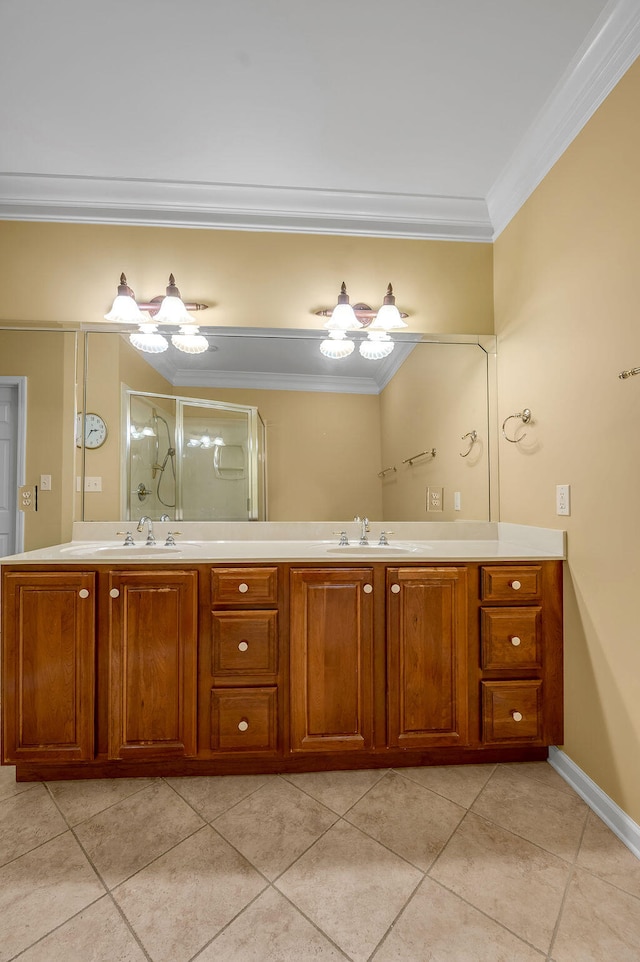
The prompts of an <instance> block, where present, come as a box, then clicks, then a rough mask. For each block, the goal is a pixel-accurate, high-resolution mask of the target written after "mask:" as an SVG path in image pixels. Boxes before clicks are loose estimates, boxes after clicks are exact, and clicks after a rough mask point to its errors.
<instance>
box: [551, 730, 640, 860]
mask: <svg viewBox="0 0 640 962" xmlns="http://www.w3.org/2000/svg"><path fill="white" fill-rule="evenodd" d="M549 764H550V765H551V767H552V768H554V769H555V770H556V771H557V773H558V775H561V776H562V778H564V780H565V782H567V783H568V784H569V785H571V787H572V788H573V789H574V791H576V792H577V793H578V795H579V796H580V798H582V799H584V801H585V802H586V803H587V805H588V806H589V808H590V809H591V810H592V811H594V812H595V813H596V815H597V816H598V817H599V818H601V819H602V821H603V822H604V823H605V825H608V826H609V828H610V829H611V831H612V832H613V834H614V835H617V836H618V838H619V839H620V841H621V842H623V843H624V844H625V845H626V846H627V848H628V849H629V851H631V852H633V854H634V855H635V856H636V858H640V825H638V824H637V823H636V822H634V821H633V819H632V818H630V817H629V816H628V815H627V813H626V812H623V811H622V809H621V808H620V806H619V805H616V803H615V802H614V801H613V799H611V798H609V796H608V795H605V793H604V792H603V791H602V789H601V788H599V787H598V785H596V783H595V782H594V781H593V780H592V779H591V778H589V776H588V775H585V773H584V772H583V771H582V769H581V768H579V767H578V766H577V765H576V763H575V762H572V761H571V759H570V758H569V756H568V755H565V753H564V752H563V751H561V750H560V749H559V748H556V746H555V745H552V746H551V747H550V748H549Z"/></svg>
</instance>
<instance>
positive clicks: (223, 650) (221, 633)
mask: <svg viewBox="0 0 640 962" xmlns="http://www.w3.org/2000/svg"><path fill="white" fill-rule="evenodd" d="M277 670H278V612H277V611H214V613H213V651H212V665H211V673H212V674H213V675H264V674H267V675H275V673H276V672H277Z"/></svg>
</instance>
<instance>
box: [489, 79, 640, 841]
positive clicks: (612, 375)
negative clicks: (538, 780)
mask: <svg viewBox="0 0 640 962" xmlns="http://www.w3.org/2000/svg"><path fill="white" fill-rule="evenodd" d="M639 104H640V61H638V62H636V64H635V66H633V67H632V68H631V69H630V71H629V72H628V73H627V75H626V76H625V77H624V78H623V79H622V81H621V82H620V83H619V85H618V86H617V88H616V89H614V91H613V92H612V93H611V94H610V96H609V98H608V99H607V100H606V101H605V102H604V104H603V105H602V107H601V108H600V109H599V110H598V112H597V113H596V114H595V115H594V116H593V118H592V119H591V121H590V122H589V124H588V125H587V126H586V127H585V129H584V130H583V131H582V133H581V134H580V135H579V136H578V138H577V139H576V140H575V141H574V143H573V144H572V145H571V147H569V149H568V150H567V151H566V153H565V154H564V156H563V157H562V158H561V159H560V160H559V161H558V163H557V164H556V165H555V167H554V169H553V170H552V171H551V172H550V173H549V174H548V176H547V177H546V178H545V180H544V181H543V182H542V184H541V185H540V186H539V187H538V189H537V190H536V191H535V193H534V194H533V195H532V196H531V197H530V199H529V200H528V202H527V203H526V204H525V206H524V207H523V208H522V210H521V211H520V212H519V214H518V215H517V216H516V218H515V219H514V220H513V221H512V222H511V224H510V225H509V227H508V228H507V229H506V230H505V231H504V233H503V234H502V236H501V237H500V238H499V239H498V240H497V241H496V244H495V304H496V333H497V334H498V357H499V398H500V418H504V417H506V415H507V414H511V413H514V412H516V411H522V409H523V407H529V408H530V409H531V411H532V412H533V417H534V423H533V424H532V425H529V426H528V428H527V429H526V430H527V435H528V437H527V439H526V440H525V442H523V443H522V444H521V445H514V444H508V443H506V442H504V441H501V443H500V487H501V519H502V520H503V521H514V522H525V523H531V524H538V525H546V526H548V527H553V528H566V529H567V531H568V545H569V549H568V550H569V560H568V565H567V566H566V574H565V618H566V631H565V645H566V660H565V664H566V675H565V678H566V737H565V751H566V752H567V753H568V755H569V756H570V757H571V758H572V759H573V760H574V761H575V762H576V764H577V765H579V766H580V768H582V769H583V770H584V771H585V772H586V773H587V775H589V776H590V777H591V778H592V779H594V781H595V782H597V784H598V785H599V786H600V787H601V788H602V789H603V790H604V791H605V792H606V793H607V794H608V795H610V796H611V797H612V798H613V799H614V800H615V801H616V802H617V803H618V804H619V805H620V806H621V807H622V808H623V809H624V810H625V811H626V812H628V813H629V815H630V816H631V817H632V818H633V819H634V820H635V821H636V822H640V641H639V638H640V627H639V625H640V621H639V611H638V603H637V599H638V592H639V591H640V565H639V563H638V558H639V555H640V441H639V437H640V377H637V378H632V379H630V380H627V381H622V380H619V379H618V373H619V372H620V371H621V370H622V369H624V368H630V367H635V366H637V365H640V309H639V304H640V280H639V278H640V270H639V266H638V265H639V264H640V227H639V224H640V217H639V215H640V164H639V162H638V158H640V124H639V123H638V105H639ZM511 423H512V424H516V422H511ZM558 483H570V484H571V498H572V504H571V517H569V518H560V517H558V516H557V515H556V514H555V486H556V484H558Z"/></svg>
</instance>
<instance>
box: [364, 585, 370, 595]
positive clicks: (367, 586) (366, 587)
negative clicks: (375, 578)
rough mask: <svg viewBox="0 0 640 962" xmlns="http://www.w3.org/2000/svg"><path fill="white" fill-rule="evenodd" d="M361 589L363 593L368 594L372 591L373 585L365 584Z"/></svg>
mask: <svg viewBox="0 0 640 962" xmlns="http://www.w3.org/2000/svg"><path fill="white" fill-rule="evenodd" d="M362 590H363V591H364V593H365V595H370V594H371V592H372V591H373V585H365V586H364V587H363V589H362Z"/></svg>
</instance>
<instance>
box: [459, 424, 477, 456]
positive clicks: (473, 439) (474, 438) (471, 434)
mask: <svg viewBox="0 0 640 962" xmlns="http://www.w3.org/2000/svg"><path fill="white" fill-rule="evenodd" d="M465 438H471V441H470V442H469V450H468V451H465V453H464V454H462V453H460V457H461V458H467V457H469V455H470V454H471V448H472V447H473V445H474V444H475V443H476V441H477V440H478V432H477V431H467V433H466V434H463V435H462V440H463V441H464V439H465Z"/></svg>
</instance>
